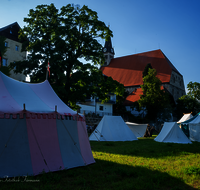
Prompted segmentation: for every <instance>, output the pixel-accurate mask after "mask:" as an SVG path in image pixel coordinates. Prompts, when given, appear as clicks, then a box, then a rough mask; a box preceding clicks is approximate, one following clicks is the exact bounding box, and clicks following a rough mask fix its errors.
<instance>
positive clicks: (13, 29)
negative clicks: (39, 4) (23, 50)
mask: <svg viewBox="0 0 200 190" xmlns="http://www.w3.org/2000/svg"><path fill="white" fill-rule="evenodd" d="M19 30H20V26H19V24H18V23H17V22H14V23H12V24H10V25H8V26H5V27H3V28H0V35H1V36H5V37H6V38H8V39H11V40H14V41H17V42H18V41H19V38H18V35H19V34H18V33H19Z"/></svg>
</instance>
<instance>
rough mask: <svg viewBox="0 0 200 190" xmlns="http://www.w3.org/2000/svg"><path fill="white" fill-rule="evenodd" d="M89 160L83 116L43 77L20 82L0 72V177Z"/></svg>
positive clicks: (89, 150)
mask: <svg viewBox="0 0 200 190" xmlns="http://www.w3.org/2000/svg"><path fill="white" fill-rule="evenodd" d="M24 105H25V106H24ZM55 107H57V110H56V109H55ZM24 108H25V109H24ZM94 162H95V161H94V158H93V155H92V151H91V147H90V143H89V139H88V136H87V130H86V124H85V121H84V117H81V116H79V115H77V114H76V112H75V111H73V110H72V109H70V108H69V107H68V106H67V105H66V104H64V102H62V101H61V100H60V98H59V97H58V96H57V95H56V93H55V92H54V91H53V89H52V88H51V86H50V84H49V82H48V81H45V82H43V83H39V84H30V83H23V82H19V81H16V80H14V79H11V78H9V77H7V76H6V75H4V74H2V73H1V72H0V178H2V177H5V176H7V177H14V176H27V175H37V174H40V173H42V172H50V171H58V170H62V169H68V168H73V167H79V166H85V165H88V164H91V163H94Z"/></svg>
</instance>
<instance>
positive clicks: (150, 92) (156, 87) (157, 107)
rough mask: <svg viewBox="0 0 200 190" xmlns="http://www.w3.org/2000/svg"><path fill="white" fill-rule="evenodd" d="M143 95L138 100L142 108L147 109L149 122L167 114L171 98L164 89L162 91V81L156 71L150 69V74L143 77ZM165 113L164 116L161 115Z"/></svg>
mask: <svg viewBox="0 0 200 190" xmlns="http://www.w3.org/2000/svg"><path fill="white" fill-rule="evenodd" d="M141 88H142V91H143V95H141V98H140V100H138V103H139V106H140V108H145V110H146V112H147V114H146V118H147V119H148V120H149V121H155V120H156V119H157V117H158V116H159V117H161V116H162V115H164V113H165V109H167V108H169V96H168V94H167V92H165V91H164V89H161V81H160V79H159V78H158V77H156V70H155V69H151V68H149V69H148V74H147V75H146V76H144V77H143V84H142V85H141ZM160 113H163V114H160Z"/></svg>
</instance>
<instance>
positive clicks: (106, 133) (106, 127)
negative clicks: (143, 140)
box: [89, 115, 138, 141]
mask: <svg viewBox="0 0 200 190" xmlns="http://www.w3.org/2000/svg"><path fill="white" fill-rule="evenodd" d="M89 140H91V141H133V140H138V139H137V137H136V136H135V135H134V134H133V132H132V131H131V130H130V129H129V127H128V126H127V125H126V123H125V122H124V120H123V119H122V117H121V116H107V115H105V116H104V117H103V118H102V120H101V121H100V122H99V124H98V126H97V128H96V129H95V130H94V131H93V133H92V134H91V135H90V137H89Z"/></svg>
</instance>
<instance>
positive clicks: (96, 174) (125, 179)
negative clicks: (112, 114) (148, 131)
mask: <svg viewBox="0 0 200 190" xmlns="http://www.w3.org/2000/svg"><path fill="white" fill-rule="evenodd" d="M15 179H17V178H15ZM28 180H30V182H16V183H1V184H0V185H1V189H3V190H4V189H30V190H31V189H73V190H76V189H77V190H78V189H79V190H81V189H84V190H86V189H87V190H90V189H91V190H95V189H97V190H98V189H101V190H107V189H108V190H110V189H115V190H121V189H123V190H133V189H134V190H146V189H147V190H194V189H195V188H193V187H191V186H189V185H187V184H185V183H184V182H183V180H182V179H180V178H178V177H177V178H176V177H172V176H170V175H169V174H167V173H164V172H160V171H156V170H150V169H148V168H146V167H142V166H134V167H133V166H129V165H123V164H118V163H115V162H110V161H104V160H100V159H96V163H95V164H91V165H89V166H86V167H77V168H73V169H69V170H62V171H56V172H49V173H44V174H40V175H38V176H33V177H31V178H28ZM31 181H32V182H31ZM34 181H38V182H37V183H34Z"/></svg>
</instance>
